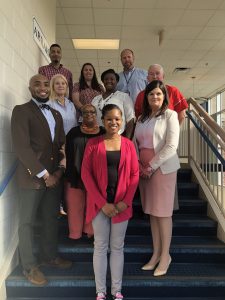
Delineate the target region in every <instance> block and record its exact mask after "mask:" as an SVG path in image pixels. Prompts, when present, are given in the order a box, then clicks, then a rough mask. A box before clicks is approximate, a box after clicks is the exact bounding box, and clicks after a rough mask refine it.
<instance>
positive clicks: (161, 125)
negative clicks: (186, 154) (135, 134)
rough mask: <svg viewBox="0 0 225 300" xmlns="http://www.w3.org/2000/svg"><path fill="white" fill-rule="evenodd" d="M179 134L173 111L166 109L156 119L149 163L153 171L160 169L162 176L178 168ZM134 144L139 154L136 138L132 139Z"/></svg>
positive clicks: (176, 119) (177, 122) (176, 118)
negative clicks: (153, 154)
mask: <svg viewBox="0 0 225 300" xmlns="http://www.w3.org/2000/svg"><path fill="white" fill-rule="evenodd" d="M179 133H180V126H179V121H178V117H177V113H176V112H175V111H173V110H170V109H167V110H166V111H165V113H164V114H162V115H160V116H159V117H157V118H156V122H155V126H154V130H153V148H154V152H155V156H154V157H153V158H152V160H151V161H150V162H149V164H150V166H151V167H152V168H153V169H154V170H156V169H158V168H160V169H161V171H162V173H163V174H169V173H172V172H175V171H177V170H178V169H179V168H180V162H179V158H178V155H177V147H178V143H179ZM134 143H135V146H136V149H137V152H139V151H138V146H137V141H136V138H135V139H134ZM138 154H139V153H138Z"/></svg>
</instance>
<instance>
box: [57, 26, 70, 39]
mask: <svg viewBox="0 0 225 300" xmlns="http://www.w3.org/2000/svg"><path fill="white" fill-rule="evenodd" d="M56 37H57V38H69V37H70V36H69V33H68V30H67V28H66V26H65V25H56Z"/></svg>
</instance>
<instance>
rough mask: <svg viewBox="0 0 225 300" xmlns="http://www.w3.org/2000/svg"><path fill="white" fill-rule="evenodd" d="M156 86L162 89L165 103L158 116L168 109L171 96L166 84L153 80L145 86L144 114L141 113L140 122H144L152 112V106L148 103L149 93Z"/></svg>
mask: <svg viewBox="0 0 225 300" xmlns="http://www.w3.org/2000/svg"><path fill="white" fill-rule="evenodd" d="M156 88H159V89H160V90H161V91H162V93H163V95H164V100H163V104H162V106H161V108H160V110H159V112H158V114H157V115H156V117H158V116H160V115H162V114H163V113H164V112H165V111H166V109H167V108H168V104H169V96H168V94H167V90H166V87H165V85H164V84H163V82H162V81H160V80H153V81H152V82H150V83H149V84H148V85H147V86H146V88H145V94H144V101H143V105H142V114H141V117H140V122H142V123H143V122H144V121H146V120H147V119H148V118H149V115H150V114H151V112H152V109H151V107H150V105H149V103H148V94H149V93H150V92H151V91H152V90H154V89H156Z"/></svg>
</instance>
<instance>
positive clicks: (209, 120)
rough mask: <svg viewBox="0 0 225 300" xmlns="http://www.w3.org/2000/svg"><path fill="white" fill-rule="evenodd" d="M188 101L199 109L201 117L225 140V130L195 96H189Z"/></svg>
mask: <svg viewBox="0 0 225 300" xmlns="http://www.w3.org/2000/svg"><path fill="white" fill-rule="evenodd" d="M188 103H190V104H192V105H193V107H194V108H195V109H196V110H197V111H198V113H199V114H200V115H201V117H203V118H204V120H205V122H206V123H207V124H208V125H209V126H210V127H211V128H212V129H213V130H214V131H215V132H216V134H217V135H218V136H219V137H220V138H221V139H222V141H223V142H225V131H224V130H223V129H222V128H221V127H220V126H219V125H218V124H217V123H216V122H215V120H214V119H213V118H212V117H211V116H210V115H209V114H208V113H207V112H206V111H205V110H204V108H202V107H201V105H199V104H198V103H197V102H196V101H195V100H194V98H189V99H188Z"/></svg>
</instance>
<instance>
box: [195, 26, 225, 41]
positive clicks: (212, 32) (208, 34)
mask: <svg viewBox="0 0 225 300" xmlns="http://www.w3.org/2000/svg"><path fill="white" fill-rule="evenodd" d="M224 36H225V27H205V28H204V29H203V30H202V31H201V33H200V34H199V38H200V39H205V40H211V39H212V40H218V39H221V38H222V37H224Z"/></svg>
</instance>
